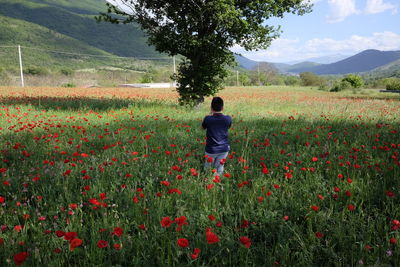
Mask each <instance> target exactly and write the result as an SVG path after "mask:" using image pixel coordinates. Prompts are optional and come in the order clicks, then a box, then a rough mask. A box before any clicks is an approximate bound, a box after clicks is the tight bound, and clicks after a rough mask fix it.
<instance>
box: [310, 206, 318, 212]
mask: <svg viewBox="0 0 400 267" xmlns="http://www.w3.org/2000/svg"><path fill="white" fill-rule="evenodd" d="M311 209H312V210H313V211H318V210H319V207H318V206H315V205H312V206H311Z"/></svg>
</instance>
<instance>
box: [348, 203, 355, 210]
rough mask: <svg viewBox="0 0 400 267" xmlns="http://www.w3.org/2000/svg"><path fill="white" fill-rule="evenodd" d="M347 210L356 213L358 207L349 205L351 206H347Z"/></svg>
mask: <svg viewBox="0 0 400 267" xmlns="http://www.w3.org/2000/svg"><path fill="white" fill-rule="evenodd" d="M347 209H348V210H349V211H354V210H355V209H356V207H355V206H354V205H352V204H349V205H347Z"/></svg>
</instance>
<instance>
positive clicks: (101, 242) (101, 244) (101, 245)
mask: <svg viewBox="0 0 400 267" xmlns="http://www.w3.org/2000/svg"><path fill="white" fill-rule="evenodd" d="M97 247H98V248H106V247H108V242H107V241H105V240H99V242H97Z"/></svg>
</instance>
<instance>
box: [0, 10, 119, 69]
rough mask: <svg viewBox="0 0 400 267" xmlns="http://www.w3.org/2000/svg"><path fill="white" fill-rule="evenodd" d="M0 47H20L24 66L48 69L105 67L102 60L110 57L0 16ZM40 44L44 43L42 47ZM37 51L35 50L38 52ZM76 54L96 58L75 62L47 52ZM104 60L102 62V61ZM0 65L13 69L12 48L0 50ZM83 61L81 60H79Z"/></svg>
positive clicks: (15, 60) (15, 62)
mask: <svg viewBox="0 0 400 267" xmlns="http://www.w3.org/2000/svg"><path fill="white" fill-rule="evenodd" d="M0 30H1V34H0V44H1V45H2V46H4V45H9V46H15V45H16V44H22V45H23V47H25V46H26V47H31V48H23V49H22V52H23V62H24V66H26V67H29V66H47V67H52V68H58V67H59V68H72V67H73V66H74V67H76V68H85V67H88V66H93V64H95V65H98V64H106V61H107V59H106V58H105V57H107V56H112V54H110V53H107V52H105V51H103V50H101V49H98V48H96V47H93V46H90V45H88V44H86V43H84V42H82V41H79V40H76V39H74V38H71V37H69V36H66V35H63V34H60V33H58V32H55V31H52V30H49V29H48V28H45V27H43V26H40V25H37V24H34V23H30V22H26V21H23V20H18V19H13V18H9V17H4V16H0ZM44 40H46V42H45V43H44ZM38 48H39V49H38ZM54 50H59V51H60V50H61V51H71V52H74V51H79V53H81V54H89V55H96V56H99V57H98V58H95V57H94V58H80V59H79V58H76V57H71V56H68V54H54V53H53V52H51V51H54ZM103 57H104V58H103ZM0 58H1V61H0V65H1V66H3V67H4V66H7V68H8V69H17V68H18V67H19V66H18V53H17V48H16V47H9V48H1V49H0ZM82 59H84V60H82Z"/></svg>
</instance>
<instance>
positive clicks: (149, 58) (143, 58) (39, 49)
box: [0, 46, 171, 60]
mask: <svg viewBox="0 0 400 267" xmlns="http://www.w3.org/2000/svg"><path fill="white" fill-rule="evenodd" d="M0 48H18V46H0ZM21 48H24V49H31V50H38V51H45V52H49V53H55V54H64V55H70V56H83V57H98V58H117V59H136V60H171V59H170V58H161V57H120V56H114V55H93V54H81V53H72V52H65V51H58V50H50V49H44V48H38V47H28V46H21Z"/></svg>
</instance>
